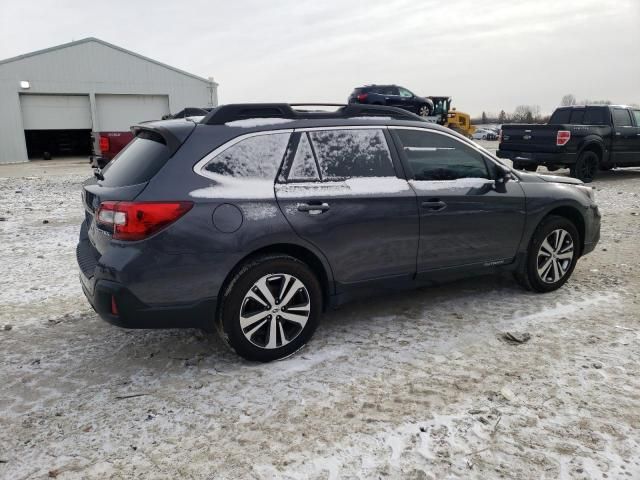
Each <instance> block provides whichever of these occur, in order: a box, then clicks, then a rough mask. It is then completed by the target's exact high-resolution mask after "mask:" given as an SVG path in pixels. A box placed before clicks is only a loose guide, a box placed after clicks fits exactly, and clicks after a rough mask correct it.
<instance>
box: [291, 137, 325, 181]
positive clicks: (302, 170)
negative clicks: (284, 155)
mask: <svg viewBox="0 0 640 480" xmlns="http://www.w3.org/2000/svg"><path fill="white" fill-rule="evenodd" d="M288 178H289V180H290V181H293V182H308V181H314V180H320V175H319V174H318V168H317V166H316V160H315V157H314V156H313V150H312V149H311V143H310V142H309V137H308V135H307V133H306V132H303V133H302V134H301V136H300V142H299V143H298V150H297V151H296V154H295V156H294V157H293V162H292V163H291V170H290V171H289V177H288Z"/></svg>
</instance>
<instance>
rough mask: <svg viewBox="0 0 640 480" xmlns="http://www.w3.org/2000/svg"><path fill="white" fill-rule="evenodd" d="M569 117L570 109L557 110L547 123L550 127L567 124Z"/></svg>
mask: <svg viewBox="0 0 640 480" xmlns="http://www.w3.org/2000/svg"><path fill="white" fill-rule="evenodd" d="M570 117H571V109H570V108H558V109H556V111H555V112H553V115H551V118H550V119H549V123H550V124H552V125H557V124H560V123H569V118H570Z"/></svg>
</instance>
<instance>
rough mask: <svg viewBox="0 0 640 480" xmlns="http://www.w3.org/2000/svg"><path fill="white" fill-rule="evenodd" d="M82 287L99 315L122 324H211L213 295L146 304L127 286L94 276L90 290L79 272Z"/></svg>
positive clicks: (193, 325)
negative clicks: (191, 300)
mask: <svg viewBox="0 0 640 480" xmlns="http://www.w3.org/2000/svg"><path fill="white" fill-rule="evenodd" d="M80 277H81V283H82V291H83V292H84V294H85V296H86V297H87V300H88V301H89V303H90V304H91V306H92V307H93V309H94V310H95V311H96V313H97V314H98V315H100V317H101V318H102V319H103V320H105V321H107V322H109V323H111V324H112V325H116V326H118V327H123V328H149V329H154V328H205V329H210V328H212V327H213V325H214V317H215V312H216V299H209V300H205V301H202V302H199V303H197V304H190V305H163V306H149V305H145V304H144V303H142V302H141V301H140V300H139V299H138V298H137V297H136V296H135V295H133V293H131V291H130V290H129V289H127V288H126V287H124V286H123V285H120V284H119V283H116V282H112V281H109V280H98V281H96V282H95V285H93V291H91V290H90V289H89V288H88V285H87V283H90V279H87V278H86V277H85V276H84V274H82V273H80Z"/></svg>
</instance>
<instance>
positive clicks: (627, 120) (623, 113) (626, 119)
mask: <svg viewBox="0 0 640 480" xmlns="http://www.w3.org/2000/svg"><path fill="white" fill-rule="evenodd" d="M613 124H614V125H615V126H616V127H631V126H632V125H633V124H632V123H631V114H630V113H629V110H625V109H622V108H616V109H614V110H613Z"/></svg>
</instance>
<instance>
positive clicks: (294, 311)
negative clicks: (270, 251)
mask: <svg viewBox="0 0 640 480" xmlns="http://www.w3.org/2000/svg"><path fill="white" fill-rule="evenodd" d="M321 312H322V290H321V287H320V283H319V282H318V279H317V278H316V276H315V275H314V273H313V272H312V271H311V269H310V268H309V267H308V266H307V265H306V264H304V263H302V262H301V261H300V260H298V259H296V258H293V257H290V256H288V255H269V256H263V257H259V258H256V259H253V260H251V261H249V262H248V263H246V264H245V265H243V266H242V267H241V268H240V269H239V270H238V271H237V273H236V274H235V275H234V276H233V278H232V279H231V281H230V282H229V284H228V286H227V287H226V289H225V292H224V293H223V297H222V304H221V308H220V311H219V318H218V324H219V327H220V328H219V330H220V333H221V335H222V337H223V340H224V341H225V342H226V343H227V344H228V345H229V346H230V347H231V348H232V349H233V350H235V351H236V353H237V354H238V355H240V356H242V357H244V358H246V359H247V360H252V361H259V362H270V361H272V360H277V359H280V358H284V357H288V356H289V355H292V354H293V353H295V352H296V351H298V350H299V349H300V348H302V347H303V346H304V345H305V344H306V343H307V342H308V341H309V339H310V338H311V336H312V335H313V332H314V331H315V329H316V327H317V325H318V322H319V318H320V314H321Z"/></svg>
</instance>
